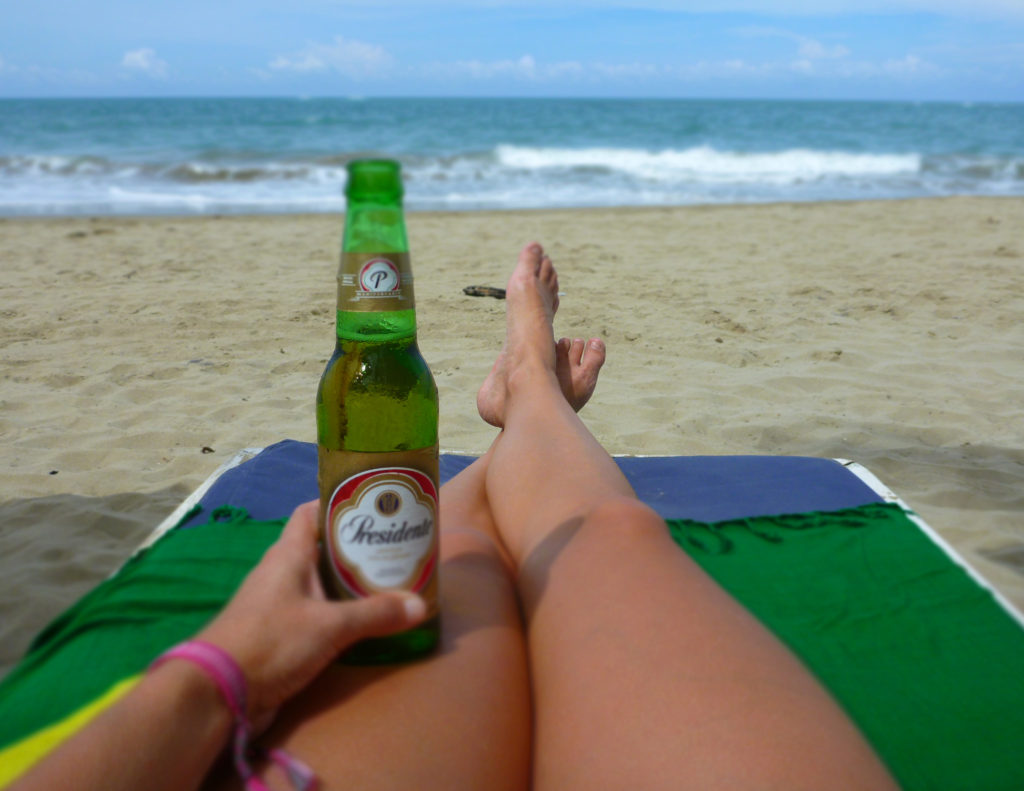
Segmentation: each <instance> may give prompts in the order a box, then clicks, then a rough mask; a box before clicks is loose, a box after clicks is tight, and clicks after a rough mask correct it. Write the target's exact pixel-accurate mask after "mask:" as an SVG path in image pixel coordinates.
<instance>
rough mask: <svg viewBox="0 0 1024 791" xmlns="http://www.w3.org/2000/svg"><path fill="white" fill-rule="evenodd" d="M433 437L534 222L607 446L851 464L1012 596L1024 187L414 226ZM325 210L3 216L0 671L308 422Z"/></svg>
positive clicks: (521, 215) (452, 415)
mask: <svg viewBox="0 0 1024 791" xmlns="http://www.w3.org/2000/svg"><path fill="white" fill-rule="evenodd" d="M408 223H409V233H410V238H411V242H412V245H413V265H414V270H415V273H416V276H417V280H416V294H417V302H418V317H419V326H420V345H421V348H422V349H423V352H424V355H425V356H426V358H427V360H428V362H429V363H430V365H431V367H432V369H433V371H434V374H435V377H436V379H437V382H438V385H439V388H440V391H441V436H442V448H443V449H446V450H456V451H467V452H481V451H483V450H484V449H485V448H486V447H487V445H488V443H489V442H490V440H491V438H492V436H493V433H494V430H493V429H491V428H490V427H489V426H487V425H485V424H484V423H483V422H482V421H480V419H479V418H478V417H477V416H476V411H475V407H474V396H475V391H476V388H477V385H478V384H479V382H480V380H481V379H482V377H483V375H484V374H485V373H486V371H487V369H488V368H489V366H490V363H491V361H492V359H493V357H494V355H495V353H496V351H497V349H498V348H499V346H500V344H501V338H502V332H503V323H502V319H503V313H504V303H502V302H499V301H496V300H493V299H490V298H473V297H468V296H464V295H463V293H462V289H463V287H464V286H467V285H494V286H500V285H503V284H504V280H505V277H506V276H507V272H508V269H509V266H510V263H511V261H512V260H513V257H514V255H515V251H516V250H517V249H518V247H519V246H520V245H521V244H522V243H523V242H525V241H528V240H530V239H534V238H536V239H538V240H540V241H542V242H544V243H545V244H546V245H547V246H548V248H549V250H550V251H551V254H552V257H553V258H554V260H555V262H556V265H557V266H558V267H559V271H560V277H561V287H562V291H563V292H564V296H563V297H562V302H561V308H560V310H559V313H558V317H557V320H556V333H558V334H559V335H566V336H579V337H583V336H587V335H599V336H601V337H602V338H604V339H605V340H606V341H607V343H608V346H609V358H608V363H607V366H606V368H605V371H604V373H603V374H602V379H601V384H600V385H599V389H598V393H597V395H596V397H595V398H594V400H593V401H592V403H591V404H590V405H588V406H587V408H586V409H585V410H584V412H583V416H584V418H585V419H586V421H587V423H588V425H589V426H590V427H591V429H592V430H593V431H594V433H595V434H596V435H597V437H598V438H599V439H600V440H601V441H602V442H603V443H604V444H605V446H606V447H607V448H608V449H609V450H610V451H612V452H613V453H642V454H746V453H753V454H797V455H813V456H826V457H844V458H848V459H853V460H856V461H859V462H861V463H863V464H865V465H866V466H867V467H869V468H870V469H871V470H872V471H873V472H874V473H875V474H876V475H878V476H879V477H880V478H881V479H882V480H883V481H884V482H885V483H886V484H888V485H889V486H890V487H891V488H893V489H894V490H895V491H896V492H898V493H899V494H900V495H901V496H902V497H903V498H904V499H905V500H906V501H907V502H908V503H909V504H910V505H911V506H912V507H913V508H914V509H916V510H917V511H918V512H919V513H920V514H921V515H922V516H923V517H924V518H925V519H926V520H927V521H928V522H929V523H930V524H931V525H932V526H933V527H934V528H935V529H936V530H937V531H938V532H939V533H940V534H942V535H943V536H944V537H945V538H946V539H947V540H948V541H949V542H950V543H952V544H953V545H954V546H955V547H956V548H957V549H958V550H959V551H960V552H961V553H962V554H963V555H964V556H965V557H966V558H967V559H968V560H969V561H970V562H971V563H972V564H974V565H975V566H976V567H977V568H978V569H979V570H980V571H981V572H982V573H983V574H984V575H986V576H987V577H988V578H989V579H990V580H991V581H992V582H993V583H994V584H995V585H996V586H997V587H998V588H999V589H1000V590H1001V591H1002V592H1003V593H1004V594H1005V595H1006V596H1007V597H1008V598H1009V599H1010V600H1011V601H1013V602H1014V603H1015V604H1016V605H1017V606H1018V607H1024V519H1022V516H1021V514H1022V510H1024V414H1022V410H1024V237H1022V235H1021V230H1022V229H1024V200H1022V199H1019V198H1011V199H997V198H994V199H990V198H948V199H928V200H911V201H888V202H863V203H825V204H775V205H753V206H724V207H684V208H654V209H597V210H571V211H536V212H531V211H518V212H474V213H444V214H441V213H423V214H411V215H410V216H409V218H408ZM341 227H342V218H341V217H339V216H333V215H316V216H262V217H195V218H190V217H189V218H165V217H145V218H119V219H110V218H72V219H6V220H0V262H2V263H0V311H2V316H3V319H4V321H3V329H2V330H0V348H2V381H0V437H2V440H3V447H4V456H3V462H2V464H0V608H2V609H0V672H2V670H3V668H5V667H7V666H9V665H10V664H11V663H13V662H14V661H15V660H16V659H17V657H18V655H19V654H20V653H21V652H22V651H23V650H24V648H25V646H26V645H27V643H28V641H29V640H30V639H31V637H32V635H33V634H34V633H35V632H36V631H38V629H40V628H41V627H42V626H43V625H45V623H46V622H47V620H48V619H49V618H51V617H52V616H54V615H55V614H57V613H58V612H59V611H60V610H61V609H62V608H63V607H65V606H66V605H67V604H69V603H70V602H72V601H74V599H75V598H77V597H78V596H79V595H81V593H82V592H83V591H84V590H86V589H88V587H90V586H91V585H93V584H95V582H96V581H98V580H99V579H102V578H103V577H104V576H105V575H106V574H108V573H109V572H110V571H111V570H113V569H114V568H115V567H116V566H117V565H118V564H119V563H120V562H121V561H122V560H123V559H124V558H125V557H126V556H127V555H128V553H129V552H130V551H131V549H132V548H133V547H134V546H135V545H136V544H137V543H138V542H139V541H140V540H141V539H142V538H143V537H144V536H145V534H147V533H148V532H149V531H150V530H151V529H152V528H153V527H154V526H155V525H156V524H157V523H159V522H160V521H161V520H162V519H163V518H164V517H165V516H166V515H167V514H168V513H169V512H170V511H171V510H172V508H173V507H174V505H175V504H176V503H177V502H178V501H179V500H180V499H181V498H182V497H184V496H185V495H186V494H187V493H188V492H189V491H190V490H191V489H192V488H194V487H195V486H197V485H198V484H199V483H200V482H202V480H204V479H205V478H206V476H207V475H209V474H210V473H211V472H212V471H213V470H214V469H216V468H217V467H218V466H219V465H220V464H221V463H222V462H223V461H225V460H226V459H228V458H230V457H231V456H232V455H234V453H235V452H236V451H237V450H239V449H241V448H244V447H252V446H263V445H267V444H270V443H273V442H276V441H277V440H280V439H282V438H294V439H299V440H307V441H312V440H313V439H314V418H313V397H314V393H315V390H316V385H317V380H318V377H319V375H320V372H321V370H322V369H323V366H324V363H325V362H326V360H327V357H328V355H329V354H330V352H331V350H332V347H333V320H334V319H333V315H334V275H335V270H336V266H337V251H338V246H339V241H340V232H341Z"/></svg>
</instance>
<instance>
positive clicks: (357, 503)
mask: <svg viewBox="0 0 1024 791" xmlns="http://www.w3.org/2000/svg"><path fill="white" fill-rule="evenodd" d="M326 519H327V525H326V528H327V529H326V530H325V531H324V535H325V536H326V540H327V552H328V557H329V559H330V566H331V569H332V570H333V572H334V575H335V577H336V578H337V580H338V581H339V582H340V583H341V584H342V586H344V588H345V589H346V590H347V591H348V592H349V593H351V594H352V595H353V596H369V595H371V594H373V593H378V592H380V591H392V590H407V591H412V592H414V593H420V592H422V591H423V589H424V588H426V586H427V585H428V583H429V582H430V580H431V577H432V576H433V574H434V571H435V569H436V567H437V546H438V542H437V528H436V525H437V488H436V486H435V485H434V482H433V480H431V478H430V476H429V475H425V474H424V473H422V472H420V471H419V470H413V469H409V468H407V467H385V468H379V469H374V470H367V471H365V472H361V473H359V474H357V475H353V476H352V477H350V478H347V479H346V480H344V481H342V482H341V484H339V486H338V488H336V489H335V490H334V494H332V495H331V499H330V500H329V501H328V504H327V514H326Z"/></svg>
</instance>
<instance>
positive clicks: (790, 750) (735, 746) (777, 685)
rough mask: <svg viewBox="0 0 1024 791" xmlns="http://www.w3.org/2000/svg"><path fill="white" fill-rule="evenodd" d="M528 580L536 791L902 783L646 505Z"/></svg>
mask: <svg viewBox="0 0 1024 791" xmlns="http://www.w3.org/2000/svg"><path fill="white" fill-rule="evenodd" d="M519 582H520V587H521V588H523V602H524V608H525V610H526V613H527V623H528V631H527V633H528V640H529V647H530V661H531V673H532V677H533V685H534V696H535V697H534V704H535V707H536V735H535V741H536V756H535V768H536V774H535V777H534V783H535V787H536V788H537V789H539V790H540V791H543V789H562V788H587V789H592V790H593V789H600V788H609V789H619V788H629V787H633V788H644V789H657V788H665V789H677V788H701V789H712V788H728V789H732V790H733V791H735V789H741V788H755V787H758V788H764V787H773V788H805V787H806V788H829V787H834V784H835V782H836V778H844V780H843V781H842V782H843V784H844V787H846V788H865V789H876V790H877V789H882V788H890V787H891V785H890V782H889V779H888V778H887V776H886V773H885V771H884V769H883V768H882V766H881V764H880V763H879V762H878V761H877V759H876V758H875V757H874V755H873V754H872V753H871V751H870V749H869V748H868V747H867V745H866V743H865V742H864V741H863V739H862V738H861V737H860V735H859V734H858V733H857V731H856V729H855V728H854V727H853V726H852V724H851V723H850V722H849V721H848V720H847V719H846V718H845V716H844V715H843V714H842V712H841V711H840V710H839V708H838V707H837V706H835V705H834V704H833V703H832V701H831V700H830V698H829V697H828V695H827V694H826V693H825V691H824V690H823V689H822V688H821V687H820V686H819V685H818V684H817V683H816V682H815V681H814V679H813V678H812V677H811V676H810V674H808V673H807V672H806V671H805V670H804V669H803V668H802V666H801V665H800V664H799V662H798V661H797V660H796V659H795V658H794V657H793V656H792V655H791V654H790V653H789V652H788V651H787V650H786V649H785V648H784V647H783V646H782V645H781V644H780V643H779V642H778V641H777V640H776V639H775V638H774V636H772V635H771V634H770V633H769V632H768V631H767V630H765V629H764V628H763V627H762V626H761V625H760V624H759V623H758V622H757V621H756V620H755V619H754V618H753V617H752V616H751V615H750V614H749V613H747V611H746V610H745V609H743V608H742V607H740V606H739V605H738V604H737V603H736V602H735V601H734V600H733V599H731V598H730V597H729V596H728V595H727V594H726V593H725V592H724V591H723V590H722V589H721V588H719V587H718V586H717V585H716V584H715V583H714V582H713V581H712V580H711V579H710V578H709V577H707V576H706V575H705V574H704V573H703V571H701V570H700V568H699V567H698V566H697V565H696V564H695V563H693V562H692V561H691V560H690V559H689V557H688V556H687V555H686V554H685V553H684V552H681V551H680V550H679V549H678V547H676V546H675V545H674V543H673V542H672V540H671V539H670V538H669V536H668V534H667V531H666V529H665V525H664V522H663V521H662V520H661V519H660V518H659V517H658V516H657V515H656V514H655V513H654V512H653V511H651V510H650V509H647V508H646V507H645V506H643V505H640V504H639V503H636V502H635V501H633V502H629V501H619V502H613V503H610V504H608V505H607V506H602V507H600V508H598V509H596V510H595V511H594V513H593V514H592V515H591V516H589V517H587V518H586V519H585V520H583V521H582V523H580V524H576V525H572V524H567V525H565V526H564V528H563V529H561V531H559V530H556V531H554V532H553V533H552V534H551V535H550V536H549V537H548V539H547V540H546V541H545V542H544V543H543V544H541V545H539V546H538V547H537V549H536V550H535V552H534V553H533V554H532V555H531V557H530V558H529V559H528V561H527V562H526V564H525V565H524V566H523V567H522V568H521V573H520V577H519Z"/></svg>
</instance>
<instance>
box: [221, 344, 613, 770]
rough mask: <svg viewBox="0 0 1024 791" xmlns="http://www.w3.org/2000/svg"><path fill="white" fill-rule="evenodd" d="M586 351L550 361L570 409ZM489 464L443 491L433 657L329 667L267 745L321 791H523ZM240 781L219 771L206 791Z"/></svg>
mask: <svg viewBox="0 0 1024 791" xmlns="http://www.w3.org/2000/svg"><path fill="white" fill-rule="evenodd" d="M581 346H582V342H569V341H564V342H563V343H562V349H561V352H560V356H559V359H558V361H557V370H558V378H559V381H560V382H561V383H562V387H563V394H562V398H563V400H567V399H571V400H572V402H573V404H574V405H575V408H577V409H578V408H580V407H582V406H583V404H584V403H586V401H587V399H589V398H590V396H591V394H592V393H593V391H594V386H595V385H596V383H597V377H598V373H599V371H600V368H601V365H602V364H603V363H604V356H605V355H604V346H603V344H602V343H601V342H600V341H599V340H597V339H591V341H590V342H589V347H590V353H589V354H588V355H587V356H586V359H584V354H583V351H582V349H581V348H580V347H581ZM566 402H567V403H568V401H566ZM490 458H491V453H490V451H489V452H488V453H487V454H485V455H484V456H482V457H481V458H480V459H477V460H476V461H475V462H474V463H473V464H471V465H470V466H469V467H467V468H466V469H465V470H463V471H462V472H461V473H459V474H458V475H457V476H455V477H454V478H453V479H452V480H451V481H449V482H448V483H447V484H445V485H444V486H442V487H441V524H442V534H441V572H440V573H441V584H442V591H441V595H442V602H441V609H442V618H443V627H442V646H441V648H440V650H439V652H438V654H437V655H436V656H434V657H432V658H431V659H429V660H426V661H423V662H418V663H414V664H409V665H404V666H399V667H389V668H352V667H332V668H330V669H329V670H328V671H327V672H326V673H325V674H324V675H323V676H322V677H321V678H320V679H319V680H318V681H317V682H315V683H314V685H313V686H312V687H311V688H310V689H308V690H306V691H305V692H304V693H303V694H302V695H301V696H300V697H298V698H297V699H296V700H295V701H293V702H292V703H291V704H290V705H289V706H288V707H286V708H285V709H284V710H282V712H281V715H280V716H279V719H278V722H277V723H276V724H275V725H274V727H273V729H272V730H271V731H270V732H269V733H268V734H266V736H265V737H264V738H263V739H262V741H263V742H264V743H265V744H266V745H267V746H271V745H272V746H284V747H286V749H288V750H290V751H292V752H294V753H295V754H296V755H298V756H300V757H301V758H302V759H303V760H305V761H306V762H308V763H309V764H310V765H311V766H312V767H313V768H314V769H315V770H316V771H317V773H318V774H319V775H320V777H321V781H322V787H323V788H325V789H330V788H373V789H388V788H395V789H399V788H401V789H409V788H416V789H430V788H439V789H449V788H459V789H462V788H465V789H475V788H486V789H523V788H527V787H528V785H529V779H530V763H531V761H530V748H531V722H530V720H531V705H530V692H529V679H528V673H527V669H526V649H525V646H524V643H523V633H522V621H521V618H520V613H519V607H518V602H517V601H516V598H515V589H514V585H513V582H512V577H511V573H510V572H511V566H510V565H509V564H510V561H509V560H508V558H507V555H505V553H504V549H503V548H502V547H501V544H500V540H499V539H498V535H497V530H496V528H495V526H494V522H493V520H492V518H491V510H490V505H489V503H488V502H487V495H486V489H485V481H486V473H487V467H488V465H489V463H490ZM272 771H273V770H272ZM236 783H237V781H235V780H234V779H233V777H232V776H231V774H230V771H222V772H221V773H220V774H219V775H218V776H217V778H216V781H215V782H214V783H211V785H212V786H217V785H218V784H224V785H233V784H236Z"/></svg>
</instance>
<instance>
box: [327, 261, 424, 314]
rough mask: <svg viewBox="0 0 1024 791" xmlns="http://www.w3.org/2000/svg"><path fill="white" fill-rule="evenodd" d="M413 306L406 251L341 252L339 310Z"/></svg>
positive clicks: (398, 308)
mask: <svg viewBox="0 0 1024 791" xmlns="http://www.w3.org/2000/svg"><path fill="white" fill-rule="evenodd" d="M414 307H415V301H414V299H413V290H412V267H411V266H410V265H409V254H408V253H342V255H341V267H340V268H339V269H338V310H347V311H352V312H360V313H363V312H373V311H384V310H411V309H412V308H414Z"/></svg>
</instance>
